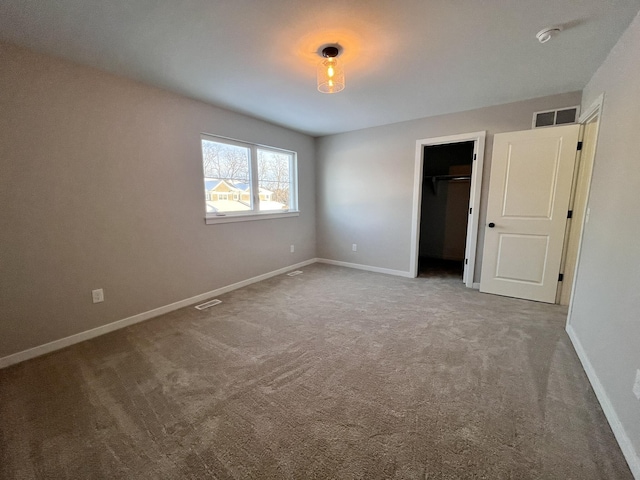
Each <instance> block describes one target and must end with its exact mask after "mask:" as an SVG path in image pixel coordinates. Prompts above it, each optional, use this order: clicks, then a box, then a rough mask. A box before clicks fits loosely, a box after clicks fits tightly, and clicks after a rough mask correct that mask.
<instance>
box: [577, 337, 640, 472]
mask: <svg viewBox="0 0 640 480" xmlns="http://www.w3.org/2000/svg"><path fill="white" fill-rule="evenodd" d="M566 330H567V334H568V335H569V338H570V339H571V343H573V348H574V349H575V351H576V353H577V354H578V358H579V359H580V362H581V363H582V368H584V371H585V372H586V374H587V377H588V378H589V382H590V383H591V387H593V391H594V392H595V394H596V397H597V398H598V401H599V402H600V406H601V407H602V411H603V412H604V415H605V417H607V421H608V422H609V425H610V426H611V430H613V434H614V435H615V437H616V440H617V441H618V445H620V449H621V450H622V454H623V455H624V458H625V459H626V460H627V463H628V464H629V468H630V469H631V474H632V475H633V476H634V478H636V479H637V480H640V456H638V454H637V453H636V449H635V448H634V446H633V444H632V443H631V440H630V439H629V436H628V435H627V432H626V431H625V430H624V426H623V425H622V422H620V419H619V418H618V415H617V414H616V411H615V410H614V408H613V405H612V404H611V401H610V400H609V396H608V395H607V392H606V391H605V389H604V387H603V386H602V384H601V383H600V379H598V375H596V372H595V370H594V369H593V365H591V362H590V361H589V357H588V356H587V353H586V352H585V350H584V348H583V347H582V344H581V343H580V340H579V339H578V336H577V335H576V332H575V330H574V329H573V327H572V326H571V325H567V328H566Z"/></svg>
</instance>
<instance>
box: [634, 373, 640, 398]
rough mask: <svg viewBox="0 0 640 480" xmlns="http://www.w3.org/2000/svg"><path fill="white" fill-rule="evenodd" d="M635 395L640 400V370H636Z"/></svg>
mask: <svg viewBox="0 0 640 480" xmlns="http://www.w3.org/2000/svg"><path fill="white" fill-rule="evenodd" d="M633 394H634V395H635V396H636V398H637V399H638V400H640V370H636V381H635V382H634V383H633Z"/></svg>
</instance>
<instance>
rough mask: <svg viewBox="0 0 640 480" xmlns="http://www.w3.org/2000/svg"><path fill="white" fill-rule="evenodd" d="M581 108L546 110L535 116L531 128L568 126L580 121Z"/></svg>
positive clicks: (536, 113)
mask: <svg viewBox="0 0 640 480" xmlns="http://www.w3.org/2000/svg"><path fill="white" fill-rule="evenodd" d="M579 114H580V107H579V106H575V107H568V108H561V109H559V110H545V111H544V112H535V113H534V114H533V123H532V125H531V128H540V127H553V126H554V125H568V124H570V123H576V122H577V121H578V115H579Z"/></svg>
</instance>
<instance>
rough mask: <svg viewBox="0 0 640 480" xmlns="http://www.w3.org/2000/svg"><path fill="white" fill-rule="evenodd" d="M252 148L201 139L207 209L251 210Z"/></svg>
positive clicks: (221, 210) (215, 211)
mask: <svg viewBox="0 0 640 480" xmlns="http://www.w3.org/2000/svg"><path fill="white" fill-rule="evenodd" d="M250 158H251V150H250V149H249V148H247V147H241V146H237V145H229V144H226V143H219V142H212V141H210V140H202V166H203V169H204V195H205V200H206V204H207V213H218V212H241V211H247V210H251V177H250V174H249V172H250V166H249V165H250Z"/></svg>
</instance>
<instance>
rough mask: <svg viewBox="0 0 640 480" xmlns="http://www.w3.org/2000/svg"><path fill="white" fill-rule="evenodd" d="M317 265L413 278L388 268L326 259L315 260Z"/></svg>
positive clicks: (400, 271)
mask: <svg viewBox="0 0 640 480" xmlns="http://www.w3.org/2000/svg"><path fill="white" fill-rule="evenodd" d="M316 261H317V262H318V263H326V264H328V265H337V266H339V267H348V268H355V269H357V270H366V271H368V272H375V273H386V274H387V275H396V276H397V277H406V278H414V277H413V275H411V273H410V272H404V271H402V270H392V269H390V268H381V267H372V266H370V265H360V264H359V263H349V262H340V261H338V260H329V259H327V258H316Z"/></svg>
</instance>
